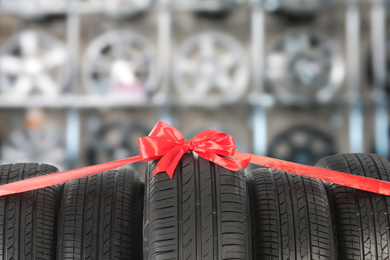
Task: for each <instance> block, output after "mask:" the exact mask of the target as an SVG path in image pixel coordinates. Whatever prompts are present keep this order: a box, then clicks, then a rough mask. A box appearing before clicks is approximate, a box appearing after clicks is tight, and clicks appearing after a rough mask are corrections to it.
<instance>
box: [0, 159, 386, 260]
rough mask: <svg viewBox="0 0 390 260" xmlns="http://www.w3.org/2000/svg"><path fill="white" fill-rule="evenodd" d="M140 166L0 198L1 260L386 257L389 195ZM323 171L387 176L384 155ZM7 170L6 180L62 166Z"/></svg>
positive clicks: (277, 176)
mask: <svg viewBox="0 0 390 260" xmlns="http://www.w3.org/2000/svg"><path fill="white" fill-rule="evenodd" d="M156 163H157V161H154V162H150V163H149V164H148V168H147V171H146V175H145V182H143V181H142V178H141V177H140V175H139V174H138V173H137V172H135V171H134V170H132V169H129V168H124V169H115V170H112V171H108V172H104V173H101V174H97V175H93V176H90V177H87V178H83V179H79V180H75V181H71V182H68V183H65V184H64V185H57V186H52V187H47V188H44V189H39V190H35V191H29V192H24V193H20V194H14V195H9V196H4V197H0V233H1V234H0V248H1V249H0V250H1V251H0V258H1V259H148V260H149V259H178V260H182V259H243V260H244V259H256V260H257V259H388V258H389V252H390V248H389V247H388V245H389V239H390V235H389V234H390V233H389V232H388V230H390V219H389V217H388V216H389V213H390V212H389V209H390V200H389V198H388V197H386V196H382V195H378V194H373V193H369V192H365V191H360V190H356V189H352V188H348V187H344V186H339V185H335V184H331V183H324V182H321V181H319V180H315V179H310V178H306V177H302V176H298V175H293V174H290V173H287V172H281V171H276V170H272V169H268V168H259V169H256V170H253V171H252V172H250V173H249V174H247V175H245V174H244V173H243V172H232V171H229V170H226V169H224V168H222V167H220V166H218V165H215V164H214V163H212V162H209V161H207V160H205V159H203V158H200V157H198V156H197V154H196V153H187V154H185V155H184V156H183V158H182V159H181V160H180V162H179V164H178V166H177V167H176V170H175V172H174V175H173V178H172V179H170V178H169V176H168V175H167V174H164V173H162V174H157V175H156V176H154V177H153V170H154V167H155V166H156ZM317 166H318V167H323V168H327V169H332V170H337V171H343V172H347V173H351V174H355V175H360V176H366V177H371V178H376V179H381V180H385V181H390V163H389V162H388V161H387V160H386V159H384V158H383V157H381V156H378V155H375V154H343V155H334V156H329V157H325V158H323V159H321V160H320V161H319V162H318V163H317ZM56 171H57V169H56V168H55V167H53V166H50V165H45V164H41V165H39V164H36V163H29V164H15V165H1V166H0V184H5V183H9V182H13V181H17V180H21V179H26V178H31V177H34V176H38V175H43V174H49V173H53V172H56Z"/></svg>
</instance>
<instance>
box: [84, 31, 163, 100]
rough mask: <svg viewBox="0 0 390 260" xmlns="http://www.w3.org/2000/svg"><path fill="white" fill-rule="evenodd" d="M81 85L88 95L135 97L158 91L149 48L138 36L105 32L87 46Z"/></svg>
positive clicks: (153, 63)
mask: <svg viewBox="0 0 390 260" xmlns="http://www.w3.org/2000/svg"><path fill="white" fill-rule="evenodd" d="M83 74H84V84H85V86H86V87H87V91H88V92H89V93H91V94H105V93H110V94H115V93H120V94H132V93H133V94H134V93H139V92H142V93H144V92H152V91H154V90H155V89H156V88H157V81H158V71H157V63H156V60H155V54H154V51H153V49H152V47H151V45H150V44H149V43H148V42H147V41H146V40H145V39H143V38H142V37H141V36H139V35H137V34H135V33H132V32H128V31H126V32H125V31H124V32H119V31H116V32H108V33H105V34H103V35H101V36H99V37H98V38H96V39H95V40H94V41H93V42H92V43H91V44H90V46H89V47H88V49H87V53H86V56H85V62H84V73H83Z"/></svg>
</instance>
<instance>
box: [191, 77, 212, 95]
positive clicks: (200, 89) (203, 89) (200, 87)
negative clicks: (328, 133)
mask: <svg viewBox="0 0 390 260" xmlns="http://www.w3.org/2000/svg"><path fill="white" fill-rule="evenodd" d="M210 88H211V84H210V82H209V80H208V79H207V78H205V77H200V78H199V79H198V80H197V83H196V85H195V92H197V93H207V92H209V91H210Z"/></svg>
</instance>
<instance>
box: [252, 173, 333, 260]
mask: <svg viewBox="0 0 390 260" xmlns="http://www.w3.org/2000/svg"><path fill="white" fill-rule="evenodd" d="M248 188H249V194H250V204H251V212H252V241H253V255H254V258H253V259H332V260H334V259H337V252H336V244H335V237H334V232H333V225H332V218H331V215H330V213H329V212H330V209H329V203H328V199H327V196H326V192H325V188H324V186H323V184H322V183H321V182H320V181H318V180H315V179H310V178H306V177H302V176H298V175H293V174H289V173H286V172H281V171H276V170H271V169H268V168H260V169H256V170H253V171H252V172H251V173H250V174H249V175H248Z"/></svg>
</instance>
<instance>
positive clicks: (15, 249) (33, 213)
mask: <svg viewBox="0 0 390 260" xmlns="http://www.w3.org/2000/svg"><path fill="white" fill-rule="evenodd" d="M57 171H58V169H57V168H55V167H53V166H51V165H47V164H41V165H39V164H37V163H19V164H6V165H0V185H2V184H6V183H10V182H14V181H18V180H22V179H27V178H32V177H35V176H39V175H44V174H48V173H53V172H57ZM61 187H62V186H51V187H47V188H43V189H38V190H34V191H28V192H24V193H19V194H12V195H8V196H4V197H0V259H19V260H27V259H31V260H36V259H55V254H56V230H57V217H58V202H59V199H60V198H59V195H60V191H61Z"/></svg>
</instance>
